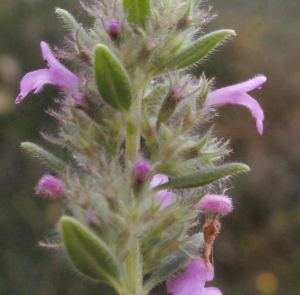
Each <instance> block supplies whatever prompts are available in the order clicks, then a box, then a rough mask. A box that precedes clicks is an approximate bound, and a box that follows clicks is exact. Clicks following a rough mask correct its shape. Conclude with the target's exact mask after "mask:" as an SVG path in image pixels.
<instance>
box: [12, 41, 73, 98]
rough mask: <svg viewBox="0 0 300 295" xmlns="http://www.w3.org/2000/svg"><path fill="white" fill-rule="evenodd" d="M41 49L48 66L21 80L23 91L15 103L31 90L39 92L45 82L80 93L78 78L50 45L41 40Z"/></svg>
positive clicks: (28, 74)
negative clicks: (63, 63) (59, 59)
mask: <svg viewBox="0 0 300 295" xmlns="http://www.w3.org/2000/svg"><path fill="white" fill-rule="evenodd" d="M41 50H42V55H43V58H44V61H45V62H46V64H47V65H48V68H46V69H42V70H37V71H34V72H29V73H27V74H26V75H25V76H24V77H23V78H22V80H21V83H20V84H21V92H20V94H19V95H18V97H17V98H16V101H15V103H16V104H18V103H20V102H21V101H22V100H23V99H24V98H25V97H26V96H27V94H28V93H29V92H30V91H32V90H33V91H34V93H37V92H39V91H40V90H41V89H42V87H43V86H44V85H45V84H53V85H56V86H58V87H61V88H63V89H67V90H70V91H72V92H73V93H75V94H78V78H77V77H76V76H75V75H74V74H73V73H71V72H70V71H69V70H68V69H67V68H65V67H64V66H63V65H62V64H61V63H60V62H59V61H58V60H57V59H56V58H55V57H54V55H53V53H52V51H51V49H50V47H49V45H48V44H47V43H45V42H41Z"/></svg>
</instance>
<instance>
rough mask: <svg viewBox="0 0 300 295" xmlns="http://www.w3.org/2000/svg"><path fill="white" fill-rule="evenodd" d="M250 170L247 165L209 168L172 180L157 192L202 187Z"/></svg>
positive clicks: (233, 164)
mask: <svg viewBox="0 0 300 295" xmlns="http://www.w3.org/2000/svg"><path fill="white" fill-rule="evenodd" d="M249 170H250V169H249V167H248V166H247V165H245V164H241V163H230V164H224V165H220V166H217V167H214V168H208V169H206V170H204V171H200V172H197V173H194V174H190V175H187V176H182V177H178V178H175V179H173V180H170V181H169V182H166V183H164V184H161V185H159V186H157V187H155V190H156V191H158V190H163V189H183V188H192V187H200V186H204V185H207V184H210V183H212V182H214V181H217V180H220V179H222V178H224V177H227V176H229V175H232V174H235V173H240V172H246V171H249Z"/></svg>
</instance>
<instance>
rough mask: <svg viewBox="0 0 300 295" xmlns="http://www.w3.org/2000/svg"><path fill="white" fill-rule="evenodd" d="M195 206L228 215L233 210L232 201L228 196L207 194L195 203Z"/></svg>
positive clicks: (202, 209)
mask: <svg viewBox="0 0 300 295" xmlns="http://www.w3.org/2000/svg"><path fill="white" fill-rule="evenodd" d="M195 208H196V209H199V210H201V211H207V212H218V213H220V214H222V215H227V214H228V213H230V212H231V211H232V202H231V199H230V198H228V197H227V196H220V195H206V196H204V197H203V198H202V199H201V200H200V201H199V202H198V204H196V205H195Z"/></svg>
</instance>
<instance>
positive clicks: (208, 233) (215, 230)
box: [202, 219, 221, 272]
mask: <svg viewBox="0 0 300 295" xmlns="http://www.w3.org/2000/svg"><path fill="white" fill-rule="evenodd" d="M220 228H221V223H220V222H219V221H218V220H217V219H208V220H206V222H205V223H204V225H203V229H202V231H203V235H204V253H203V259H204V263H205V268H206V271H207V272H209V271H210V266H209V264H210V260H209V256H210V254H211V248H212V244H213V242H214V240H215V238H216V236H217V235H218V234H219V233H220V232H219V230H220Z"/></svg>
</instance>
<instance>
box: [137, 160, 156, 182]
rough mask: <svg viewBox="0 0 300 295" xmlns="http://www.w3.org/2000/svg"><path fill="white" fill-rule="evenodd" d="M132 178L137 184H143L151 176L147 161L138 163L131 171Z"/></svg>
mask: <svg viewBox="0 0 300 295" xmlns="http://www.w3.org/2000/svg"><path fill="white" fill-rule="evenodd" d="M132 174H133V177H134V178H135V179H136V181H137V182H144V181H145V180H147V179H148V177H149V176H150V174H151V165H150V163H149V162H147V161H138V162H136V163H135V165H134V166H133V169H132Z"/></svg>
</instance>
